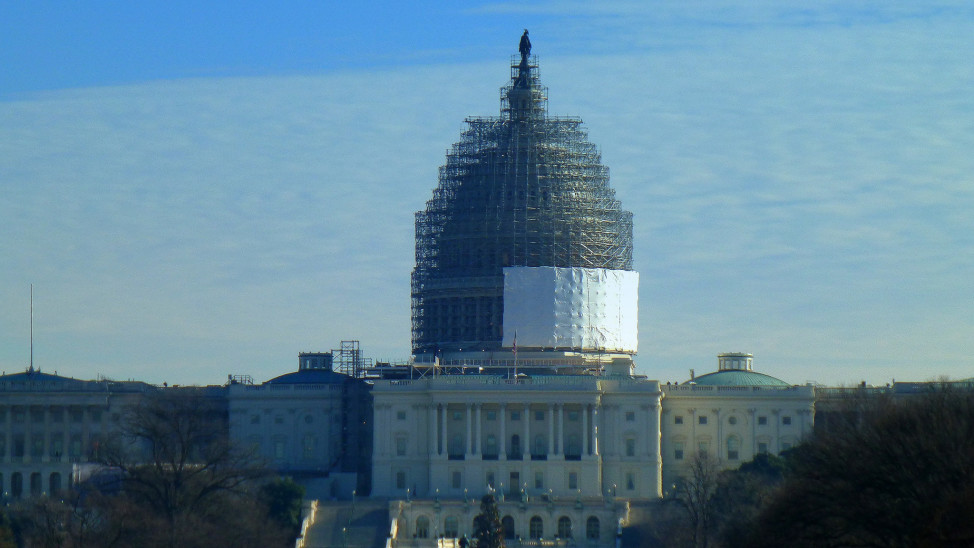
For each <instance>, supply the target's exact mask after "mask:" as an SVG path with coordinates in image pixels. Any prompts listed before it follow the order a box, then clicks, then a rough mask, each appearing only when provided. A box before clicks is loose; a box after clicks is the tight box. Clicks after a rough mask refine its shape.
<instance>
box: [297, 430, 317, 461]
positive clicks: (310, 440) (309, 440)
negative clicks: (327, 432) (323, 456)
mask: <svg viewBox="0 0 974 548" xmlns="http://www.w3.org/2000/svg"><path fill="white" fill-rule="evenodd" d="M316 441H317V440H315V437H314V436H312V435H311V434H305V435H304V439H303V440H302V441H301V448H302V450H303V451H304V458H305V459H306V460H307V459H311V458H312V457H314V454H315V445H316V444H315V442H316Z"/></svg>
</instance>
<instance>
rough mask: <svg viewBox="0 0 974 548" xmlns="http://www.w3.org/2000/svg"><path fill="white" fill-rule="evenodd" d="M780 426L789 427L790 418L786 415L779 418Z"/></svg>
mask: <svg viewBox="0 0 974 548" xmlns="http://www.w3.org/2000/svg"><path fill="white" fill-rule="evenodd" d="M781 424H783V425H785V426H789V425H791V417H789V416H787V415H785V416H784V417H781Z"/></svg>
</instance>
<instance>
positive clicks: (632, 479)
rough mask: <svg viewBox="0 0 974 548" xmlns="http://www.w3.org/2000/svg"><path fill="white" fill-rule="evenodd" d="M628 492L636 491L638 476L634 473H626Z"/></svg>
mask: <svg viewBox="0 0 974 548" xmlns="http://www.w3.org/2000/svg"><path fill="white" fill-rule="evenodd" d="M626 490H627V491H635V490H636V474H634V473H632V472H626Z"/></svg>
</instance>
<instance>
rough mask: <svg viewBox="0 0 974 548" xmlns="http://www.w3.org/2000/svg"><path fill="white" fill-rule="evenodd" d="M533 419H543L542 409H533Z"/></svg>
mask: <svg viewBox="0 0 974 548" xmlns="http://www.w3.org/2000/svg"><path fill="white" fill-rule="evenodd" d="M534 420H536V421H543V420H544V411H535V412H534Z"/></svg>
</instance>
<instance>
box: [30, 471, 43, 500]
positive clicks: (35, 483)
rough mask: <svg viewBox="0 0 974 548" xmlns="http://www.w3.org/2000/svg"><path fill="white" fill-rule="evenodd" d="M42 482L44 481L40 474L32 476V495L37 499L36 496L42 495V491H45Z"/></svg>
mask: <svg viewBox="0 0 974 548" xmlns="http://www.w3.org/2000/svg"><path fill="white" fill-rule="evenodd" d="M42 481H43V480H42V479H41V473H40V472H34V473H33V474H31V475H30V494H31V495H34V496H35V497H36V496H39V495H40V494H41V491H42V490H43V487H42V485H41V482H42Z"/></svg>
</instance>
